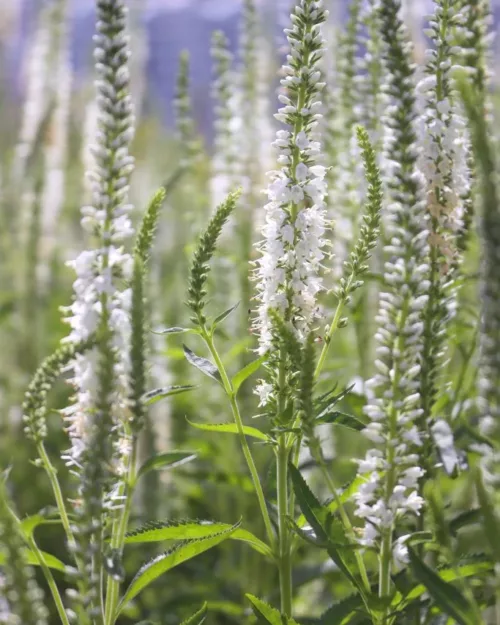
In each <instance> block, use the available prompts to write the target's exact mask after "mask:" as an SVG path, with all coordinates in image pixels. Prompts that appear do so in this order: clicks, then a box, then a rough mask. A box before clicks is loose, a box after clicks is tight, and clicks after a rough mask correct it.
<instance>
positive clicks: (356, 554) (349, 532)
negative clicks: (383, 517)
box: [315, 453, 371, 593]
mask: <svg viewBox="0 0 500 625" xmlns="http://www.w3.org/2000/svg"><path fill="white" fill-rule="evenodd" d="M315 460H316V463H317V464H318V466H319V468H320V470H321V472H322V474H323V477H324V478H325V481H326V483H327V485H328V488H329V489H330V491H331V493H332V494H333V497H334V499H335V503H336V504H337V509H338V511H339V514H340V519H341V521H342V525H343V526H344V529H345V530H346V533H347V535H348V537H349V538H350V539H351V540H352V541H353V542H356V540H355V535H354V529H353V526H352V523H351V520H350V518H349V515H348V514H347V512H346V510H345V508H344V505H343V503H342V501H341V500H340V497H339V494H338V492H337V489H336V487H335V484H334V483H333V480H332V476H331V475H330V471H329V470H328V467H327V466H326V463H325V459H324V458H323V455H322V454H321V453H320V454H319V457H318V458H315ZM354 557H355V558H356V563H357V565H358V569H359V574H360V575H361V580H362V581H363V586H364V587H365V590H366V591H367V592H368V593H370V592H371V590H370V580H369V579H368V574H367V572H366V567H365V563H364V562H363V558H362V556H361V554H360V553H359V551H358V550H357V549H356V550H355V552H354Z"/></svg>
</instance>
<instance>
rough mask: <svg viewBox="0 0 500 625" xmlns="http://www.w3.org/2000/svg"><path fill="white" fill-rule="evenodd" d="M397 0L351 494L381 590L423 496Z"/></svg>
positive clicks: (417, 240)
mask: <svg viewBox="0 0 500 625" xmlns="http://www.w3.org/2000/svg"><path fill="white" fill-rule="evenodd" d="M400 10H401V3H400V2H399V0H382V1H381V2H380V19H381V34H382V38H383V42H384V54H383V60H384V63H385V67H386V72H387V84H386V85H385V90H386V93H387V96H388V98H389V100H390V106H389V107H388V109H387V114H386V117H385V119H384V122H385V124H386V126H387V127H388V128H389V129H390V133H389V135H388V136H387V137H386V146H385V159H386V163H387V164H389V165H390V171H386V172H385V175H386V176H387V187H388V190H389V192H390V196H391V203H390V205H389V206H388V218H387V224H386V234H387V236H388V242H387V244H386V246H385V248H384V252H385V256H386V259H387V260H386V262H385V273H384V280H385V289H383V291H382V292H381V293H380V308H379V314H378V317H377V322H378V323H379V329H378V332H377V334H376V340H377V343H378V346H377V349H376V351H377V360H376V361H375V366H376V368H377V374H376V375H375V376H374V377H373V378H372V379H371V380H370V381H369V382H368V383H367V386H368V387H369V388H370V391H371V394H372V397H371V400H370V402H369V404H368V405H367V406H366V408H365V412H366V414H367V415H368V417H369V418H370V422H369V424H368V425H367V427H366V428H365V430H364V434H365V435H366V437H367V438H368V439H370V440H371V441H373V442H374V443H376V445H377V447H376V448H374V449H371V450H370V451H368V453H367V454H366V457H365V458H364V459H363V460H361V461H359V474H360V475H363V476H366V481H365V482H364V484H362V486H361V487H360V489H359V492H358V493H357V509H356V514H357V516H359V517H361V518H362V519H364V521H365V526H364V533H363V538H362V540H361V542H362V544H363V545H365V546H367V547H370V548H374V549H375V550H376V551H378V553H379V562H380V579H379V593H380V596H387V595H388V594H389V590H390V584H391V581H390V579H391V578H390V573H391V570H392V566H393V562H394V561H396V563H397V562H400V561H401V558H402V557H404V553H405V549H404V544H402V542H401V541H399V542H398V540H397V539H396V536H395V530H396V528H397V527H398V525H399V522H400V520H401V519H402V518H404V517H406V516H407V515H412V514H418V513H419V512H420V509H421V507H422V505H423V503H424V502H423V499H422V498H421V497H420V495H419V494H418V480H419V479H420V477H422V475H423V473H424V472H423V469H422V468H421V467H420V466H419V456H418V453H417V450H418V449H419V448H420V446H421V445H422V436H421V434H420V432H419V430H418V428H417V426H416V425H415V420H416V419H417V418H418V417H419V416H420V415H421V412H422V411H421V409H420V408H419V400H420V394H419V374H420V364H419V363H420V357H421V353H422V342H423V329H424V327H423V321H422V309H423V308H424V307H425V305H426V303H427V299H428V297H427V289H428V287H429V281H428V280H427V274H428V271H429V266H428V264H427V258H428V243H427V237H428V230H427V217H426V211H425V203H424V201H423V193H422V180H421V174H420V173H419V172H418V169H417V157H418V152H417V147H416V144H417V137H416V134H415V130H414V124H415V120H416V117H417V115H416V110H415V95H414V67H413V65H412V64H411V61H410V58H411V57H410V55H411V47H410V44H409V42H408V41H407V33H406V29H405V26H404V25H403V22H402V19H401V15H400Z"/></svg>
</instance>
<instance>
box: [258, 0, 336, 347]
mask: <svg viewBox="0 0 500 625" xmlns="http://www.w3.org/2000/svg"><path fill="white" fill-rule="evenodd" d="M325 19H326V11H325V10H324V8H323V3H322V2H318V1H314V0H301V2H300V4H299V5H298V6H297V7H296V9H295V12H294V13H293V14H292V21H293V26H292V28H291V29H287V30H286V31H285V32H286V34H287V38H288V42H289V45H290V48H291V50H290V54H289V55H288V57H287V62H288V64H287V65H285V66H284V67H283V73H284V74H285V76H284V78H283V79H282V80H281V84H282V85H283V87H284V92H283V93H281V94H280V96H279V98H280V101H281V102H282V103H283V105H284V106H283V107H282V108H280V109H279V112H278V113H277V114H276V115H275V117H276V119H277V120H278V121H279V122H282V123H283V124H286V125H287V126H289V129H287V130H279V131H278V133H277V137H276V141H275V142H274V146H275V147H276V148H277V149H278V151H279V156H278V162H279V163H280V164H281V165H282V167H281V169H280V170H278V171H273V172H271V173H270V177H271V183H270V185H269V187H268V189H267V195H268V198H269V203H268V204H267V205H266V207H265V210H266V221H265V224H264V226H263V229H262V233H263V235H264V240H263V241H262V242H261V244H260V251H261V257H260V259H259V260H258V262H257V268H256V271H255V279H256V281H257V291H258V299H259V301H260V305H259V311H258V318H257V320H256V323H255V326H256V329H257V331H258V334H259V341H260V352H261V353H265V352H266V351H267V350H269V349H270V347H271V344H272V313H271V311H274V310H276V311H278V312H279V314H280V315H281V316H282V317H283V318H284V319H285V320H286V321H287V322H289V323H291V324H292V326H293V327H294V328H295V330H296V331H297V333H298V336H299V337H300V338H301V339H304V338H305V336H306V335H307V334H308V332H309V331H310V329H311V327H312V324H313V322H314V319H315V318H316V317H317V315H318V307H317V301H316V296H317V293H318V291H320V290H321V288H322V281H321V277H320V276H319V270H320V268H321V262H322V260H323V258H324V256H325V252H324V247H325V240H324V238H323V237H324V234H325V229H326V222H325V207H324V200H325V194H326V184H325V180H324V178H325V174H326V169H325V167H323V166H322V165H319V164H317V162H318V159H319V157H320V155H321V150H320V143H319V142H318V141H317V140H315V137H314V136H313V131H314V128H315V126H316V125H317V123H318V120H319V119H320V118H321V116H320V114H319V113H318V111H319V109H320V108H321V102H320V100H319V94H320V92H321V89H322V88H323V86H324V84H323V83H322V82H321V72H320V71H319V69H318V65H319V61H320V59H321V55H322V47H323V37H322V34H321V24H322V23H323V22H324V21H325Z"/></svg>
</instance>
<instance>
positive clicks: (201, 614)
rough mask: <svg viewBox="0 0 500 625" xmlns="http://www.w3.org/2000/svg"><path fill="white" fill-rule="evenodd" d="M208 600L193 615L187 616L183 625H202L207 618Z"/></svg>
mask: <svg viewBox="0 0 500 625" xmlns="http://www.w3.org/2000/svg"><path fill="white" fill-rule="evenodd" d="M207 612H208V607H207V602H206V601H205V603H204V604H203V605H202V606H201V608H200V609H199V610H198V612H195V613H194V614H193V615H192V616H190V617H189V618H187V619H186V620H185V621H182V623H181V625H201V624H202V623H203V621H204V620H205V619H206V618H207Z"/></svg>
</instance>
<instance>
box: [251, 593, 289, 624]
mask: <svg viewBox="0 0 500 625" xmlns="http://www.w3.org/2000/svg"><path fill="white" fill-rule="evenodd" d="M245 596H246V598H247V599H248V600H249V601H250V603H251V604H252V610H253V611H254V613H255V616H256V617H257V620H258V622H259V623H261V625H298V623H297V621H295V620H294V619H293V618H289V617H287V616H285V615H284V614H281V612H280V611H279V610H276V608H272V607H271V606H270V605H269V604H267V603H266V602H265V601H262V600H261V599H258V598H257V597H254V596H253V595H250V594H247V595H245Z"/></svg>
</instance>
